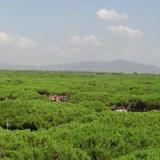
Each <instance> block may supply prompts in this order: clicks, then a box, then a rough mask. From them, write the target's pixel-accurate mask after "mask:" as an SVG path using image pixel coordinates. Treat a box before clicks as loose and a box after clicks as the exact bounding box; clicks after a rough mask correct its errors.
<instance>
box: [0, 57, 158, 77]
mask: <svg viewBox="0 0 160 160" xmlns="http://www.w3.org/2000/svg"><path fill="white" fill-rule="evenodd" d="M0 69H8V70H42V71H88V72H122V73H134V72H137V73H154V74H159V73H160V67H158V66H154V65H146V64H140V63H136V62H131V61H126V60H121V59H117V60H113V61H107V62H100V61H83V62H78V63H68V64H58V65H44V66H25V65H8V64H3V63H0Z"/></svg>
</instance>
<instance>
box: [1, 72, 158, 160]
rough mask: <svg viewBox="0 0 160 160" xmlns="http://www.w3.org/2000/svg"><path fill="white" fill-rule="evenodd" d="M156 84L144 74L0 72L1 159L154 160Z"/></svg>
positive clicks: (151, 76) (156, 117)
mask: <svg viewBox="0 0 160 160" xmlns="http://www.w3.org/2000/svg"><path fill="white" fill-rule="evenodd" d="M159 84H160V76H159V75H147V74H146V75H141V74H133V75H125V74H104V73H80V72H79V73H69V72H68V73H67V72H64V73H58V72H32V71H28V72H20V71H12V72H11V71H0V159H2V160H112V159H113V160H142V159H144V160H158V159H160V154H159V153H160V150H159V148H160V143H159V142H160V125H159V122H160V112H159V111H160V85H159ZM52 93H58V94H63V93H70V95H71V97H70V99H69V101H68V102H60V101H59V102H52V101H50V100H49V98H48V97H47V96H48V95H49V94H52ZM44 95H46V96H44ZM117 106H118V107H121V106H125V107H126V108H127V110H128V111H130V112H126V113H119V112H116V111H112V108H114V107H115V108H116V107H117Z"/></svg>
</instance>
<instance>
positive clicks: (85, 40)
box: [70, 35, 100, 45]
mask: <svg viewBox="0 0 160 160" xmlns="http://www.w3.org/2000/svg"><path fill="white" fill-rule="evenodd" d="M70 43H71V44H73V45H99V44H100V42H99V40H98V38H97V37H96V36H95V35H82V36H80V35H75V36H72V37H71V38H70Z"/></svg>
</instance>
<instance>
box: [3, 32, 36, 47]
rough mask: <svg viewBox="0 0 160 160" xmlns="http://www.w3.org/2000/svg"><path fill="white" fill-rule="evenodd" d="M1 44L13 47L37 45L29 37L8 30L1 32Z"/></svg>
mask: <svg viewBox="0 0 160 160" xmlns="http://www.w3.org/2000/svg"><path fill="white" fill-rule="evenodd" d="M0 44H1V45H9V46H12V47H34V46H35V45H36V44H35V43H34V42H33V40H32V39H31V38H29V37H24V36H19V35H11V34H9V33H6V32H0Z"/></svg>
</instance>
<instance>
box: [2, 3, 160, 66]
mask: <svg viewBox="0 0 160 160" xmlns="http://www.w3.org/2000/svg"><path fill="white" fill-rule="evenodd" d="M0 4H1V5H0V63H9V64H25V65H49V64H59V63H69V62H79V61H88V60H92V61H109V60H114V59H125V60H131V61H136V62H140V63H145V64H154V65H158V66H160V0H83V1H82V0H12V1H11V0H0Z"/></svg>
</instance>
